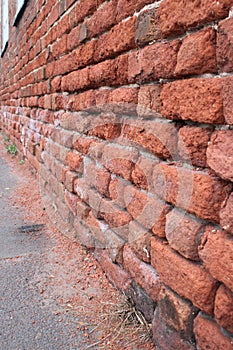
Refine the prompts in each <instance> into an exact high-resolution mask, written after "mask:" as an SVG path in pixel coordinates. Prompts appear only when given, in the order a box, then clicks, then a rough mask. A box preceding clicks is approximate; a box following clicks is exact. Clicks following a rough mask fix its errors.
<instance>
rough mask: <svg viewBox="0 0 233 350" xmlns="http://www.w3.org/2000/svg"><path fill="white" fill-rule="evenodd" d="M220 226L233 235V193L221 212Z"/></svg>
mask: <svg viewBox="0 0 233 350" xmlns="http://www.w3.org/2000/svg"><path fill="white" fill-rule="evenodd" d="M220 224H221V226H222V228H224V230H226V231H228V232H230V233H231V234H232V235H233V193H231V194H230V196H229V198H228V199H227V200H226V201H225V203H224V205H223V207H222V209H221V211H220Z"/></svg>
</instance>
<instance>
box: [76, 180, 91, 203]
mask: <svg viewBox="0 0 233 350" xmlns="http://www.w3.org/2000/svg"><path fill="white" fill-rule="evenodd" d="M88 192H89V186H88V185H87V184H86V182H85V180H84V179H82V178H75V179H74V193H76V194H77V195H78V196H79V198H81V199H82V200H83V201H84V202H85V203H88Z"/></svg>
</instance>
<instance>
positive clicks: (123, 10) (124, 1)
mask: <svg viewBox="0 0 233 350" xmlns="http://www.w3.org/2000/svg"><path fill="white" fill-rule="evenodd" d="M156 2H157V1H156ZM150 3H151V0H119V1H118V4H117V21H121V20H122V19H124V18H126V17H128V16H131V15H133V14H134V12H135V11H139V10H140V9H141V8H142V7H143V6H145V5H147V4H150Z"/></svg>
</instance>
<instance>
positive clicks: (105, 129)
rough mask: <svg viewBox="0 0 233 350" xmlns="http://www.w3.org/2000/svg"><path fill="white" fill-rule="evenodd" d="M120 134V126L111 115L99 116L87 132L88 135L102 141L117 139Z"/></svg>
mask: <svg viewBox="0 0 233 350" xmlns="http://www.w3.org/2000/svg"><path fill="white" fill-rule="evenodd" d="M120 134H121V124H120V123H118V122H117V119H116V118H115V117H113V116H112V115H111V114H110V115H107V113H103V114H100V115H99V116H98V119H97V118H96V120H95V122H94V123H93V127H91V128H90V130H89V131H88V135H90V136H96V137H98V138H101V139H104V140H114V139H117V138H118V137H119V136H120Z"/></svg>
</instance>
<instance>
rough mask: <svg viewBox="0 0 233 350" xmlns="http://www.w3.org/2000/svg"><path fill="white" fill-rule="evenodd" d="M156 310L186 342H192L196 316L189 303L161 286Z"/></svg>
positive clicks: (195, 310) (195, 309)
mask: <svg viewBox="0 0 233 350" xmlns="http://www.w3.org/2000/svg"><path fill="white" fill-rule="evenodd" d="M158 309H159V314H160V316H161V318H162V319H163V320H164V322H166V323H167V325H168V326H169V327H172V328H174V329H175V330H176V331H177V332H178V333H179V334H180V336H181V338H183V339H186V340H189V341H191V340H193V338H194V336H193V320H194V318H195V316H196V314H197V310H198V309H197V308H195V307H194V306H193V305H192V304H191V303H190V302H189V301H187V300H185V299H183V298H181V297H180V296H179V295H178V294H176V293H175V292H173V291H172V290H171V289H169V288H167V287H165V286H162V288H161V291H160V293H159V300H158Z"/></svg>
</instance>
